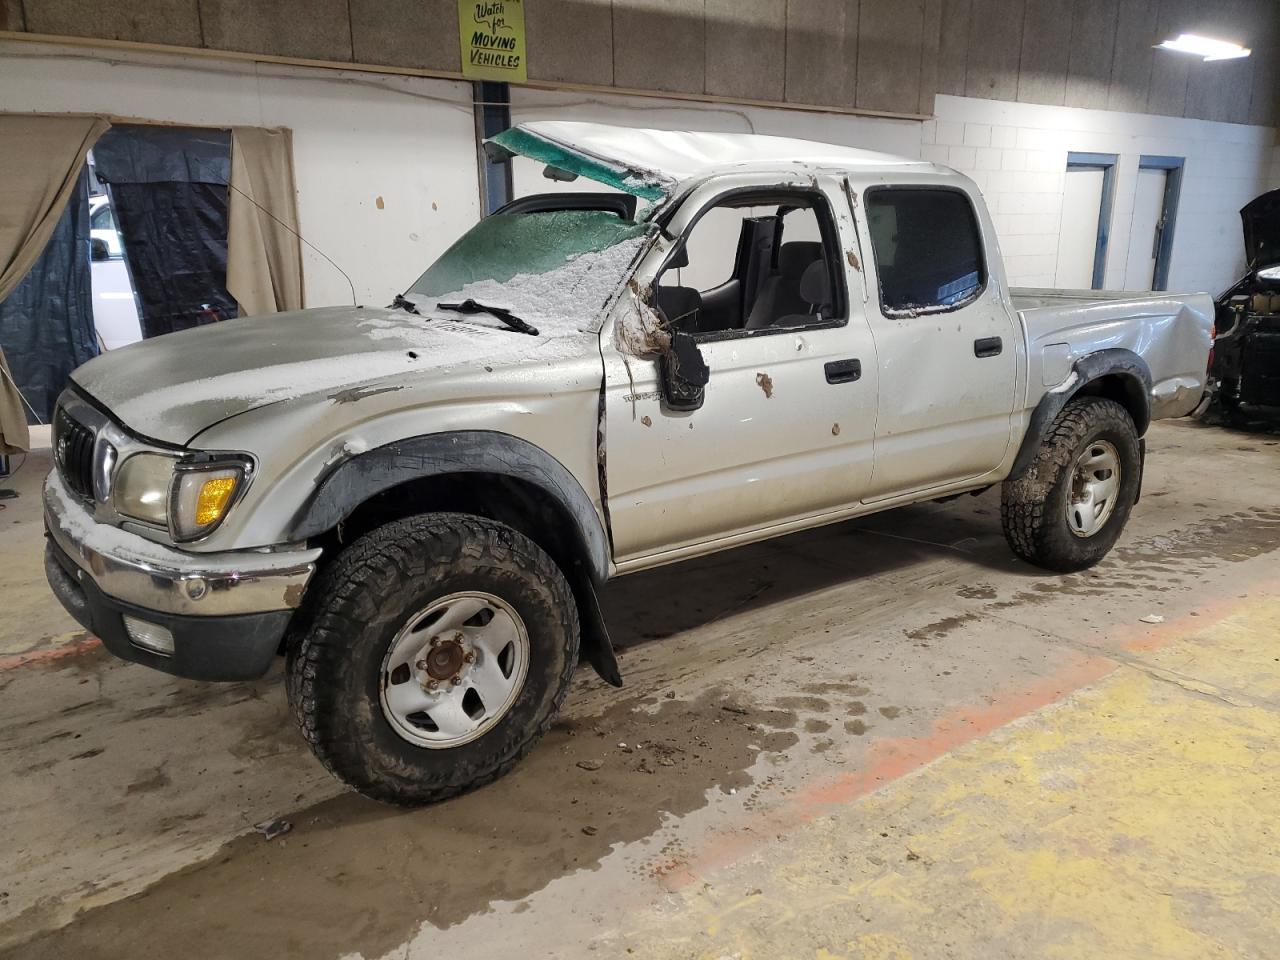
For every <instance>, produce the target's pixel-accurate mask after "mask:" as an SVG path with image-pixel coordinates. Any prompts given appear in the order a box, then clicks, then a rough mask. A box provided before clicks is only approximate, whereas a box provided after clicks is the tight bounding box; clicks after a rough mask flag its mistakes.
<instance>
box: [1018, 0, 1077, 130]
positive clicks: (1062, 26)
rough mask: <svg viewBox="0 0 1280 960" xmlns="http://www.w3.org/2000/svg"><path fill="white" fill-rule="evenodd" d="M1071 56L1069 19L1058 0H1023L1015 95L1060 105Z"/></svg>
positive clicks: (1064, 100)
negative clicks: (1023, 14)
mask: <svg viewBox="0 0 1280 960" xmlns="http://www.w3.org/2000/svg"><path fill="white" fill-rule="evenodd" d="M1070 57H1071V19H1070V18H1069V17H1064V16H1063V15H1062V3H1061V0H1027V6H1026V15H1025V16H1024V17H1023V21H1022V56H1021V58H1020V59H1019V62H1018V99H1019V100H1020V101H1022V102H1023V103H1050V104H1057V105H1058V106H1061V105H1062V104H1063V103H1065V102H1066V96H1067V64H1068V62H1069V60H1070Z"/></svg>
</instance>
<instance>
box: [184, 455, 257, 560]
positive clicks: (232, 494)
mask: <svg viewBox="0 0 1280 960" xmlns="http://www.w3.org/2000/svg"><path fill="white" fill-rule="evenodd" d="M252 472H253V462H252V461H251V460H249V459H248V458H247V457H239V456H230V457H228V456H219V455H212V456H208V457H207V458H205V459H198V460H183V461H180V462H179V463H178V465H177V466H176V467H175V468H174V473H173V483H172V485H171V487H170V494H169V533H170V535H171V536H172V537H173V539H174V540H175V541H179V542H181V541H186V540H195V539H197V538H199V537H203V536H204V535H205V534H207V533H211V532H212V531H213V529H214V527H216V526H217V525H218V524H219V523H221V522H222V518H223V517H225V516H226V515H227V511H228V510H230V509H231V505H232V504H233V503H235V502H236V499H237V498H238V497H239V496H240V494H241V493H243V492H244V488H245V486H246V485H247V483H248V480H249V477H250V475H251V474H252Z"/></svg>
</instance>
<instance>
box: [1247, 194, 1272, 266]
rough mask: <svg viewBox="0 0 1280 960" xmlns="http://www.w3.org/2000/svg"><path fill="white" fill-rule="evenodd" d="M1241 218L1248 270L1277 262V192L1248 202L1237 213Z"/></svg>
mask: <svg viewBox="0 0 1280 960" xmlns="http://www.w3.org/2000/svg"><path fill="white" fill-rule="evenodd" d="M1240 219H1241V221H1243V224H1244V255H1245V257H1246V258H1248V261H1249V267H1250V269H1253V270H1260V269H1262V268H1263V267H1271V266H1274V265H1275V264H1277V263H1280V190H1272V191H1271V192H1270V193H1264V194H1263V195H1262V196H1260V197H1255V198H1254V199H1253V200H1250V201H1249V202H1248V203H1246V204H1245V205H1244V207H1243V208H1242V209H1241V210H1240Z"/></svg>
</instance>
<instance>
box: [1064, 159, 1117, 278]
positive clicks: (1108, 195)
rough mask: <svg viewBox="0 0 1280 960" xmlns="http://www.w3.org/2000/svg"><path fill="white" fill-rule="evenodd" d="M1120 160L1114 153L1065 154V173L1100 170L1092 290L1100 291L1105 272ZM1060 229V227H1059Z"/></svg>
mask: <svg viewBox="0 0 1280 960" xmlns="http://www.w3.org/2000/svg"><path fill="white" fill-rule="evenodd" d="M1119 160H1120V158H1119V157H1118V156H1117V155H1116V154H1114V153H1077V152H1072V153H1068V154H1067V171H1068V172H1070V171H1072V170H1101V171H1102V204H1101V206H1100V207H1099V210H1098V239H1097V243H1096V245H1095V246H1094V249H1093V289H1094V290H1101V289H1102V283H1103V278H1104V277H1105V276H1106V272H1107V241H1108V240H1109V239H1110V237H1111V207H1112V205H1113V202H1114V200H1115V192H1116V164H1117V163H1118V162H1119ZM1059 229H1061V225H1059Z"/></svg>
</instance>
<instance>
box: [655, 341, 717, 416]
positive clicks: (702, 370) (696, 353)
mask: <svg viewBox="0 0 1280 960" xmlns="http://www.w3.org/2000/svg"><path fill="white" fill-rule="evenodd" d="M658 368H659V371H660V372H661V374H662V395H663V402H664V403H665V404H666V405H667V406H668V407H670V408H671V409H672V410H697V409H698V408H699V407H701V406H702V401H703V400H704V399H705V396H706V386H707V381H708V380H710V379H711V371H710V370H709V369H708V368H707V362H706V361H705V360H704V359H703V358H702V351H701V350H699V349H698V344H697V343H696V342H695V341H694V339H693V337H691V336H690V335H689V334H687V333H682V332H680V331H674V332H673V333H672V334H671V346H670V347H669V348H668V349H667V350H666V352H665V353H663V354H662V356H661V357H659V358H658Z"/></svg>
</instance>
